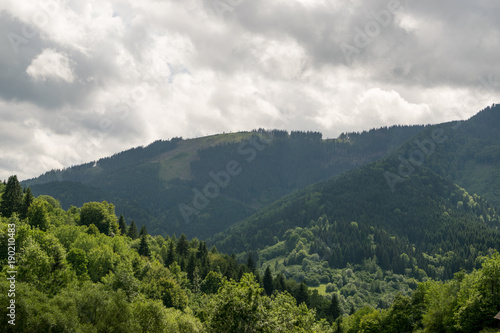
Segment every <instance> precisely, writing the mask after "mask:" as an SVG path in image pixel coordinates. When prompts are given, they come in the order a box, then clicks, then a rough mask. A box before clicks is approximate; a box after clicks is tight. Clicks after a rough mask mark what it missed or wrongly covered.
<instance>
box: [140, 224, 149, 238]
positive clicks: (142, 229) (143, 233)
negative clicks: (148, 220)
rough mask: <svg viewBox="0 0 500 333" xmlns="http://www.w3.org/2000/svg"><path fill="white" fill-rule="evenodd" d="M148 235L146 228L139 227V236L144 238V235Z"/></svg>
mask: <svg viewBox="0 0 500 333" xmlns="http://www.w3.org/2000/svg"><path fill="white" fill-rule="evenodd" d="M147 234H148V231H147V230H146V226H145V225H143V226H142V227H141V230H140V231H139V236H144V235H147Z"/></svg>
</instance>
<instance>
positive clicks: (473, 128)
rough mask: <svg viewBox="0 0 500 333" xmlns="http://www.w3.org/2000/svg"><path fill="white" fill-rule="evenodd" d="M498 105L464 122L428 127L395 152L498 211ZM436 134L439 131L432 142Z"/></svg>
mask: <svg viewBox="0 0 500 333" xmlns="http://www.w3.org/2000/svg"><path fill="white" fill-rule="evenodd" d="M499 128H500V104H496V105H493V106H491V107H487V108H486V109H484V110H482V111H481V112H479V113H478V114H476V115H475V116H473V117H472V118H470V119H469V120H467V121H461V122H454V123H449V124H442V125H437V126H429V127H428V128H426V129H424V130H423V131H422V132H420V133H418V134H417V135H416V136H415V137H414V138H412V139H411V140H408V142H406V143H405V144H403V145H402V146H401V148H400V149H399V150H398V152H397V154H398V157H399V158H401V159H402V160H410V159H411V158H413V160H412V161H413V163H410V164H412V166H413V167H415V166H417V167H418V164H420V162H419V159H421V160H422V162H421V163H422V167H426V168H429V169H431V170H433V171H434V172H436V173H438V174H439V175H441V176H443V177H445V178H447V179H449V180H451V181H453V182H455V183H457V184H458V185H460V186H462V187H463V188H465V189H466V190H467V191H468V192H470V193H477V194H479V195H481V196H482V197H484V198H485V199H487V200H488V201H490V202H491V203H493V204H494V205H495V207H496V208H497V210H498V209H500V131H499ZM436 131H437V132H439V131H443V133H442V137H441V138H440V139H439V140H438V141H439V142H436V141H435V140H433V139H432V137H433V135H435V134H436Z"/></svg>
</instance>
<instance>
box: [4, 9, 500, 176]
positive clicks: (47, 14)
mask: <svg viewBox="0 0 500 333" xmlns="http://www.w3.org/2000/svg"><path fill="white" fill-rule="evenodd" d="M499 55H500V2H499V1H498V0H475V1H471V0H440V1H435V0H432V1H431V0H419V1H416V0H388V1H387V0H383V1H382V0H371V1H361V0H340V1H337V0H316V1H313V0H286V1H284V0H265V1H264V0H140V1H139V0H98V1H93V0H85V1H83V0H23V1H19V0H0V179H7V178H8V177H9V176H10V175H13V174H16V175H17V176H18V177H19V178H20V179H27V178H32V177H36V176H38V175H40V174H42V173H44V172H46V171H48V170H51V169H63V168H67V167H70V166H72V165H77V164H81V163H84V162H89V161H94V160H97V159H99V158H102V157H106V156H110V155H112V154H114V153H117V152H120V151H123V150H126V149H129V148H132V147H136V146H141V145H148V144H149V143H151V142H153V141H155V140H158V139H163V140H165V139H170V138H172V137H183V138H193V137H200V136H205V135H211V134H216V133H222V132H226V133H227V132H238V131H248V130H252V129H256V128H267V129H273V128H279V129H286V130H289V131H291V130H308V131H309V130H310V131H320V132H322V133H323V136H324V137H328V138H335V137H337V136H338V135H339V134H341V133H342V132H351V131H363V130H369V129H371V128H377V127H382V126H390V125H398V124H435V123H441V122H446V121H451V120H458V119H468V118H470V117H471V116H473V115H474V114H475V113H477V112H478V111H480V110H481V109H483V108H485V107H486V106H489V105H491V104H493V103H498V102H499V101H500V98H499V97H500V66H498V59H499Z"/></svg>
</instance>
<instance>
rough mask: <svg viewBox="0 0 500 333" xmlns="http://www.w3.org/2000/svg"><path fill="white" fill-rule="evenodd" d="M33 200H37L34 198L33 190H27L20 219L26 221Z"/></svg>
mask: <svg viewBox="0 0 500 333" xmlns="http://www.w3.org/2000/svg"><path fill="white" fill-rule="evenodd" d="M33 200H35V198H34V197H33V193H31V188H29V187H28V188H27V189H26V192H25V193H24V198H23V204H22V206H21V209H20V212H19V217H20V218H21V220H24V219H25V218H27V217H28V210H29V208H30V206H31V204H32V203H33Z"/></svg>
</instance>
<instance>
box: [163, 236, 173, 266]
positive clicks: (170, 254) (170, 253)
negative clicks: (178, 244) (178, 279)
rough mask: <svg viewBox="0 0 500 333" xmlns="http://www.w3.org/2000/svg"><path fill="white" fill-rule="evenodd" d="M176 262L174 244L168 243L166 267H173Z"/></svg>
mask: <svg viewBox="0 0 500 333" xmlns="http://www.w3.org/2000/svg"><path fill="white" fill-rule="evenodd" d="M174 261H175V250H174V242H173V241H170V242H169V243H168V252H167V259H166V260H165V266H166V267H170V265H172V263H173V262H174Z"/></svg>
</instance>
